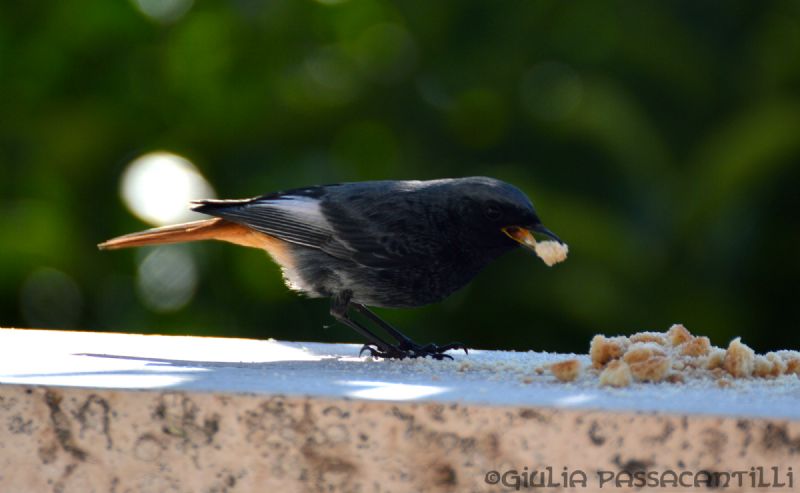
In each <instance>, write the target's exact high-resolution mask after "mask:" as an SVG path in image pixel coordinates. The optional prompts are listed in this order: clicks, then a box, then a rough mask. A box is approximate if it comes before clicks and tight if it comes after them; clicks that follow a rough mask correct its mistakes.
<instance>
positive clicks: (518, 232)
mask: <svg viewBox="0 0 800 493" xmlns="http://www.w3.org/2000/svg"><path fill="white" fill-rule="evenodd" d="M503 233H505V234H506V235H508V237H509V238H511V239H512V240H514V241H516V242H518V243H519V244H521V245H522V246H524V247H526V248H529V249H531V250H534V249H535V248H536V239H535V238H534V237H533V233H540V234H543V235H545V236H547V237H549V238H552V239H554V240H556V241H557V242H559V243H561V244H562V245H563V244H564V242H563V241H561V238H559V237H558V236H556V234H555V233H553V232H552V231H550V230H549V229H547V228H545V227H544V226H543V225H541V224H537V225H536V226H534V227H532V228H531V229H527V228H522V227H520V226H507V227H505V228H503Z"/></svg>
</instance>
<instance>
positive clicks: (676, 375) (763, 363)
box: [549, 324, 800, 387]
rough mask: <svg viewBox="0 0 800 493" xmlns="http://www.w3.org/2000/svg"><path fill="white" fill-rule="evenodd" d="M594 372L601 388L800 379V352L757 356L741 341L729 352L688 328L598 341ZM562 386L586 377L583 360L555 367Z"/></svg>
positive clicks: (594, 345) (593, 349)
mask: <svg viewBox="0 0 800 493" xmlns="http://www.w3.org/2000/svg"><path fill="white" fill-rule="evenodd" d="M589 356H590V358H591V368H589V369H588V370H587V372H588V373H591V374H593V375H597V378H598V379H599V383H600V385H603V386H611V387H627V386H628V385H630V384H631V383H632V382H662V381H664V382H672V383H679V382H683V381H685V380H687V379H696V378H708V377H710V378H713V379H715V380H716V381H717V384H718V385H719V386H722V387H725V386H729V385H731V382H732V380H733V379H747V378H776V377H778V376H780V375H789V374H795V375H800V352H797V351H777V352H770V353H767V354H764V355H761V354H756V353H755V352H754V351H753V350H752V349H750V348H749V347H747V346H746V345H745V344H744V343H742V341H741V339H740V338H738V337H737V338H736V339H734V340H732V341H731V342H730V344H729V345H728V348H727V349H722V348H719V347H716V346H712V345H711V342H710V340H709V339H708V337H705V336H695V335H692V334H691V333H690V332H689V331H688V330H686V327H684V326H683V325H679V324H676V325H673V326H672V327H670V329H669V330H668V331H667V332H664V333H661V332H640V333H638V334H633V335H631V336H629V337H626V336H616V337H606V336H603V335H596V336H594V338H593V339H592V342H591V345H590V348H589ZM549 369H550V371H551V372H552V374H553V375H554V376H555V377H556V378H557V379H558V380H560V381H562V382H570V381H573V380H575V379H576V378H578V376H579V375H580V374H581V363H580V361H579V360H577V359H569V360H565V361H561V362H558V363H555V364H552V365H550V366H549Z"/></svg>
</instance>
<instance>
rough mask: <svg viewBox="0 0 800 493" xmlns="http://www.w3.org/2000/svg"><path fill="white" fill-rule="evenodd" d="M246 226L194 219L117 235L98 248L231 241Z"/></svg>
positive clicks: (214, 219) (115, 248) (109, 248)
mask: <svg viewBox="0 0 800 493" xmlns="http://www.w3.org/2000/svg"><path fill="white" fill-rule="evenodd" d="M243 230H244V231H243ZM248 233H249V231H247V228H244V227H243V226H240V225H238V224H234V223H231V222H228V221H226V220H224V219H220V218H218V217H215V218H212V219H204V220H202V221H194V222H190V223H183V224H176V225H174V226H164V227H163V228H153V229H148V230H145V231H140V232H138V233H131V234H128V235H124V236H118V237H116V238H112V239H110V240H108V241H105V242H103V243H100V244H99V245H97V247H98V248H99V249H100V250H117V249H119V248H130V247H140V246H146V245H163V244H167V243H183V242H186V241H199V240H223V241H231V242H232V243H240V242H239V241H235V239H239V237H241V236H243V235H247V234H248Z"/></svg>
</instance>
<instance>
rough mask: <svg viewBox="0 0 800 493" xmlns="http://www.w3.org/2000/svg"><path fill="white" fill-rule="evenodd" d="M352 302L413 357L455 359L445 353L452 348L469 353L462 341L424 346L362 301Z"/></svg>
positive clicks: (354, 306) (357, 309)
mask: <svg viewBox="0 0 800 493" xmlns="http://www.w3.org/2000/svg"><path fill="white" fill-rule="evenodd" d="M351 304H352V306H353V308H355V309H356V311H358V312H359V313H361V314H362V315H364V316H365V317H367V318H368V319H370V320H372V321H373V322H374V323H376V324H378V325H379V326H380V327H381V328H382V329H383V330H385V331H386V332H388V333H389V335H391V336H392V337H394V338H395V339H396V340H397V342H398V346H397V347H398V348H399V349H401V350H405V351H409V352H410V353H411V354H409V355H408V356H409V357H411V358H416V357H419V356H422V357H424V356H431V357H433V358H435V359H443V358H450V359H453V357H452V356H450V355H448V354H444V353H445V352H447V351H449V350H451V349H463V350H464V352H465V353H468V351H467V347H466V346H465V345H464V344H462V343H460V342H451V343H449V344H445V345H442V346H438V345H436V344H426V345H424V346H422V345H420V344H417V343H416V342H414V341H413V340H412V339H411V338H409V337H408V336H406V335H405V334H403V333H402V332H400V331H399V330H397V329H395V328H394V327H392V326H391V325H390V324H389V323H388V322H386V321H384V320H383V319H382V318H380V317H379V316H378V315H376V314H375V313H374V312H373V311H372V310H370V309H369V308H367V307H366V306H364V305H362V304H361V303H351Z"/></svg>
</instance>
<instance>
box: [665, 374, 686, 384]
mask: <svg viewBox="0 0 800 493" xmlns="http://www.w3.org/2000/svg"><path fill="white" fill-rule="evenodd" d="M666 380H667V382H669V383H683V375H681V374H680V373H670V374H669V375H667V378H666Z"/></svg>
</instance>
